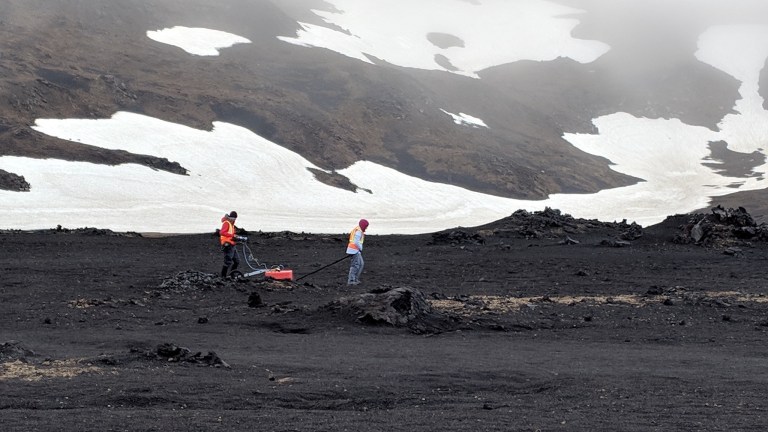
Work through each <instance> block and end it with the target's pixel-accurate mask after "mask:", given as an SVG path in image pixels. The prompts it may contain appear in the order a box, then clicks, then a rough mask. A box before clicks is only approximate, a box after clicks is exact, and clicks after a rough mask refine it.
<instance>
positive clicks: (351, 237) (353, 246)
mask: <svg viewBox="0 0 768 432" xmlns="http://www.w3.org/2000/svg"><path fill="white" fill-rule="evenodd" d="M358 231H360V232H361V234H360V245H362V244H363V241H365V232H363V230H362V229H360V227H359V226H356V227H355V228H354V229H353V230H352V231H351V232H350V233H349V243H348V244H347V247H348V248H350V249H354V250H359V248H358V247H357V245H356V244H355V234H357V232H358Z"/></svg>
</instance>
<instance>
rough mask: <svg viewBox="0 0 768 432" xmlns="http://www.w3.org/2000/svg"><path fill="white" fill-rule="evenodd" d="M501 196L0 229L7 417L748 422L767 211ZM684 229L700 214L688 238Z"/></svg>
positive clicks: (266, 423) (433, 426) (320, 424)
mask: <svg viewBox="0 0 768 432" xmlns="http://www.w3.org/2000/svg"><path fill="white" fill-rule="evenodd" d="M715 210H716V211H717V212H719V213H715V212H709V213H707V214H699V215H677V216H675V217H671V218H669V219H668V220H667V221H665V222H664V223H662V224H659V225H657V226H655V227H653V228H651V229H645V230H643V229H641V228H640V227H638V226H637V225H632V224H625V223H612V224H607V223H600V222H597V221H587V220H578V219H573V218H570V217H568V216H567V215H563V214H560V213H559V212H557V211H555V210H547V211H545V212H538V213H533V214H530V213H526V212H516V213H515V214H513V215H511V216H510V217H508V218H506V219H504V220H501V221H499V222H496V223H494V224H489V225H487V226H482V227H475V228H461V229H454V230H448V231H444V232H439V233H434V234H424V235H417V236H376V235H370V236H369V237H368V239H367V241H366V250H365V259H366V267H365V271H364V273H363V277H362V280H363V283H362V284H361V285H359V286H356V287H354V288H350V287H347V286H346V284H345V273H346V270H347V267H346V265H347V262H344V263H340V264H337V265H335V266H331V267H328V268H326V269H324V270H321V271H319V272H316V273H314V274H310V273H312V272H315V271H317V270H320V269H321V268H322V267H323V266H324V265H327V264H329V263H331V262H333V261H335V260H336V259H338V258H339V257H340V256H343V253H344V235H343V234H339V235H311V234H303V233H289V232H283V233H260V232H258V231H256V230H254V229H253V228H254V227H247V228H250V231H248V235H249V237H250V245H251V247H252V250H253V252H254V255H256V256H257V257H258V258H259V259H260V260H261V261H263V262H264V263H266V264H268V265H270V266H272V265H279V264H281V265H284V266H286V267H288V268H290V269H292V270H294V272H295V274H296V276H297V277H302V276H307V275H309V276H307V277H304V278H303V279H302V280H301V281H299V282H298V283H296V282H294V283H291V282H269V281H265V280H263V279H262V278H260V277H254V278H251V279H246V280H244V281H242V282H232V281H225V280H222V279H220V278H219V277H217V276H215V273H216V272H217V271H218V269H219V265H220V258H221V257H220V252H219V250H218V246H217V244H216V243H217V241H216V240H217V239H216V237H215V236H214V235H213V233H210V234H204V235H203V234H201V235H188V236H172V237H159V238H158V237H152V238H150V237H141V236H138V235H137V234H135V233H113V232H110V231H106V230H99V229H95V228H89V229H78V230H68V229H66V228H61V229H59V230H47V231H38V232H19V231H16V232H14V231H3V232H0V272H2V280H1V282H0V388H2V391H0V422H1V423H2V425H3V430H4V431H14V432H15V431H31V430H35V431H60V430H79V431H114V430H133V431H154V430H203V429H205V430H219V431H242V430H254V429H258V430H274V431H289V430H312V431H337V430H366V431H435V430H445V431H466V430H489V431H537V430H559V431H585V430H589V431H593V430H594V431H597V430H601V431H602V430H604V431H617V430H621V431H638V432H640V431H643V432H645V431H690V430H707V431H719V430H722V431H726V430H727V431H747V430H755V431H758V430H765V429H766V428H767V427H768V419H766V416H765V400H766V397H768V390H766V389H768V385H767V384H768V375H766V373H765V370H766V358H768V348H766V346H767V345H766V343H765V342H766V334H767V333H766V331H767V329H768V306H767V305H768V303H766V297H765V283H764V282H765V275H764V271H763V266H762V264H763V263H764V262H765V261H766V260H768V247H767V246H766V239H768V229H767V228H766V227H765V226H763V225H756V224H754V222H752V221H751V218H750V217H749V215H748V214H746V213H744V212H742V211H739V210H738V209H737V210H733V209H728V210H726V209H715ZM692 236H696V237H697V238H698V240H699V241H698V243H695V242H693V240H692V238H693V237H692Z"/></svg>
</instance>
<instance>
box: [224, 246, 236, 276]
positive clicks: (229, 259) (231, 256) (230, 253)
mask: <svg viewBox="0 0 768 432" xmlns="http://www.w3.org/2000/svg"><path fill="white" fill-rule="evenodd" d="M221 251H222V252H223V253H224V267H222V268H221V276H222V277H224V276H226V275H227V270H230V268H229V266H232V269H231V270H234V269H236V268H237V266H239V265H240V258H238V256H237V251H235V247H234V246H232V245H231V244H229V243H227V244H225V245H224V246H222V247H221Z"/></svg>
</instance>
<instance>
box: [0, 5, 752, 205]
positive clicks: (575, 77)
mask: <svg viewBox="0 0 768 432" xmlns="http://www.w3.org/2000/svg"><path fill="white" fill-rule="evenodd" d="M582 6H583V8H585V9H586V10H587V12H588V13H587V14H586V15H585V16H584V17H582V18H583V22H584V23H583V24H582V25H580V26H578V27H577V28H576V29H575V31H574V33H575V35H576V36H577V37H580V38H585V39H599V40H602V41H604V42H606V43H608V44H610V45H611V46H612V47H613V49H612V50H611V51H610V52H609V53H608V54H606V55H605V56H603V57H602V58H600V59H599V60H598V61H596V62H594V63H592V64H587V65H582V64H579V63H577V62H574V61H572V60H567V59H561V60H557V61H552V62H519V63H515V64H510V65H504V66H499V67H495V68H490V69H488V70H486V71H483V72H482V73H481V76H482V79H481V80H476V79H469V78H465V77H460V76H457V75H453V74H448V73H441V72H434V71H420V70H413V69H403V68H397V67H394V66H391V65H386V64H382V65H379V66H372V65H368V64H364V63H362V62H359V61H355V60H352V59H348V58H346V57H343V56H340V55H337V54H335V53H332V52H330V51H328V50H320V49H307V48H302V47H297V46H293V45H290V44H287V43H284V42H281V41H279V40H277V39H276V37H277V36H281V35H282V36H291V35H294V34H295V32H296V30H297V28H298V24H297V20H304V21H310V22H313V23H316V24H317V23H321V21H320V20H319V19H318V18H317V17H315V16H314V15H313V14H311V13H310V12H309V10H310V9H311V8H320V9H322V8H324V7H327V5H323V3H322V2H298V1H284V2H272V1H267V0H248V1H246V0H226V1H222V2H216V3H215V4H214V3H211V2H206V1H202V0H184V1H181V0H150V1H145V2H142V3H141V4H137V3H135V2H102V1H97V0H80V1H71V0H59V1H49V0H45V1H43V0H24V1H21V0H9V1H7V2H5V3H4V5H3V8H2V13H3V21H2V25H1V26H0V32H2V33H1V34H0V53H1V54H2V55H1V56H0V67H2V71H3V73H2V74H1V75H2V78H0V80H1V81H0V82H2V88H3V89H4V90H3V96H4V98H5V101H6V103H4V104H3V105H2V110H3V114H2V116H1V117H0V118H2V120H1V121H0V155H22V156H30V157H38V158H49V157H50V158H61V159H67V160H80V161H90V162H95V163H104V164H119V163H140V164H145V165H150V166H153V167H155V168H159V169H165V170H168V171H171V172H176V173H179V174H183V173H184V172H185V169H184V167H181V166H179V165H178V164H176V163H175V162H174V161H168V160H165V159H163V158H162V156H159V157H158V156H147V155H136V154H131V153H127V152H121V151H111V150H104V149H99V148H95V147H91V146H87V145H83V144H78V143H72V142H66V141H63V140H59V139H56V138H51V137H48V136H44V135H42V134H39V133H37V132H35V131H33V130H31V129H30V126H31V125H32V124H33V123H34V121H35V120H36V119H38V118H73V117H77V118H107V117H109V116H111V115H112V114H114V113H115V112H116V111H120V110H126V111H133V112H138V113H143V114H146V115H149V116H153V117H157V118H161V119H164V120H169V121H173V122H177V123H181V124H186V125H189V126H192V127H196V128H203V129H206V128H210V127H211V123H212V122H213V121H217V120H219V121H227V122H232V123H235V124H239V125H242V126H245V127H248V128H250V129H251V130H253V131H254V132H256V133H258V134H260V135H262V136H264V137H266V138H268V139H270V140H273V141H274V142H277V143H279V144H280V145H283V146H285V147H286V148H289V149H291V150H294V151H297V152H299V153H300V154H302V155H303V156H305V157H306V158H308V159H309V160H310V161H312V162H313V163H315V164H317V165H318V166H320V167H323V168H328V169H335V168H343V167H346V166H348V165H349V164H351V163H353V162H354V161H357V160H360V159H367V160H372V161H375V162H378V163H381V164H384V165H386V166H390V167H393V168H396V169H398V170H400V171H402V172H405V173H407V174H410V175H415V176H418V177H420V178H424V179H428V180H436V181H441V182H447V183H452V184H456V185H460V186H464V187H467V188H469V189H472V190H476V191H481V192H487V193H492V194H495V195H501V196H509V197H516V198H542V197H544V196H546V195H547V194H550V193H556V192H568V193H578V192H595V191H597V190H600V189H603V188H606V187H615V186H620V185H626V184H630V183H632V182H634V181H635V179H631V178H628V177H626V176H624V175H622V174H619V173H616V172H615V171H612V170H610V168H609V165H608V161H606V160H604V159H603V158H598V157H594V156H592V155H589V154H586V153H583V152H581V151H579V150H577V149H576V148H574V147H573V146H571V145H570V144H568V143H567V142H565V141H564V140H563V139H562V138H561V136H562V134H563V133H564V132H587V131H592V130H593V126H592V124H591V120H592V119H593V118H595V117H597V116H600V115H605V114H610V113H614V112H616V111H625V112H629V113H632V114H634V115H638V116H647V117H652V118H654V117H665V118H667V117H677V118H680V119H682V120H683V121H685V122H687V123H690V124H696V125H703V126H707V127H710V128H714V127H715V125H716V123H717V121H718V120H719V119H721V118H722V117H723V115H725V114H726V113H728V112H730V107H732V106H733V103H734V101H735V100H736V99H737V98H738V92H737V89H738V82H736V81H735V80H733V79H732V78H730V77H729V76H727V75H726V74H724V73H723V72H721V71H718V70H715V69H713V68H711V67H709V66H708V65H705V64H703V63H700V62H697V61H695V59H694V58H693V57H692V56H691V55H690V53H692V52H693V51H695V42H696V36H697V35H698V33H699V32H700V30H701V29H703V28H706V27H705V25H706V24H708V22H707V21H706V20H703V21H701V22H699V21H691V22H686V25H685V29H684V30H685V32H683V31H682V30H680V29H677V28H671V27H670V26H671V25H672V24H670V22H669V20H658V19H655V18H654V16H643V15H640V14H632V15H629V14H628V15H627V16H624V15H618V14H617V15H616V17H615V19H616V20H619V22H617V23H613V25H609V24H611V23H610V22H608V21H606V19H605V17H603V16H601V14H600V12H601V9H600V8H599V4H597V5H595V4H592V3H591V2H586V3H584V4H583V5H582ZM622 20H624V21H626V23H625V24H626V25H623V23H624V21H622ZM689 21H690V20H689ZM672 23H673V24H674V21H672ZM176 25H182V26H190V27H207V28H213V29H217V30H224V31H229V32H232V33H235V34H238V35H240V36H244V37H247V38H249V39H251V40H252V41H255V42H254V43H252V44H244V45H237V46H235V47H232V48H228V49H225V50H223V51H222V54H221V56H219V57H199V56H192V55H189V54H187V53H185V52H183V51H182V50H180V49H179V48H177V47H173V46H169V45H164V44H160V43H157V42H155V41H152V40H150V39H149V38H147V37H146V35H145V34H146V31H148V30H158V29H162V28H166V27H172V26H176ZM644 26H645V27H644ZM648 27H652V28H653V29H654V30H653V31H652V32H650V31H648V30H647V28H648ZM634 34H637V37H629V36H628V35H634ZM436 43H440V41H439V40H436ZM764 75H765V74H764ZM763 92H765V90H763ZM440 108H443V109H446V110H448V111H452V112H460V111H461V112H471V113H473V115H475V116H478V117H480V118H482V119H483V120H484V121H485V122H486V123H487V124H488V125H489V126H490V129H488V130H486V129H475V128H461V127H457V126H456V125H454V124H453V122H452V121H451V119H450V118H448V116H446V115H445V114H443V113H441V112H440V111H439V109H440ZM18 174H19V173H6V172H0V187H2V188H3V189H9V190H23V189H24V187H25V186H26V185H25V183H24V181H23V179H20V178H19V176H18ZM321 181H325V182H327V183H329V184H333V185H337V186H339V187H347V188H348V187H351V186H350V185H348V184H347V183H346V182H345V181H344V180H343V179H338V178H324V179H321ZM32 186H34V185H32ZM760 196H762V194H760ZM752 211H753V213H755V214H758V213H760V214H762V211H757V209H754V208H753V209H752Z"/></svg>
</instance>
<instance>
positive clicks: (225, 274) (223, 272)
mask: <svg viewBox="0 0 768 432" xmlns="http://www.w3.org/2000/svg"><path fill="white" fill-rule="evenodd" d="M228 269H229V266H223V267H222V268H221V278H222V279H224V278H226V277H227V270H228Z"/></svg>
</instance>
